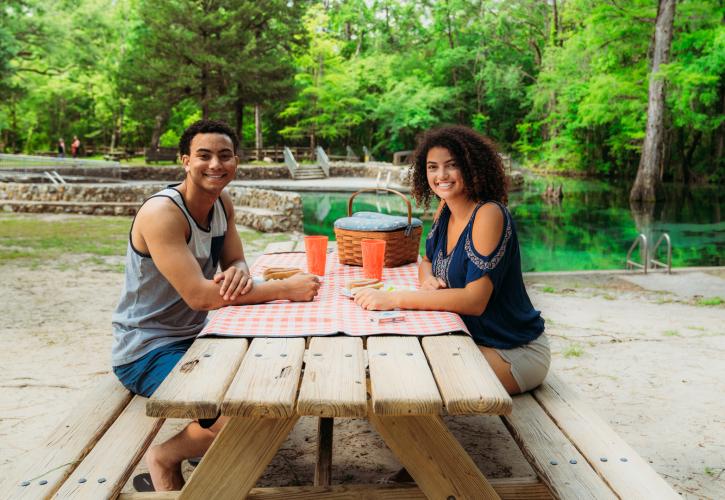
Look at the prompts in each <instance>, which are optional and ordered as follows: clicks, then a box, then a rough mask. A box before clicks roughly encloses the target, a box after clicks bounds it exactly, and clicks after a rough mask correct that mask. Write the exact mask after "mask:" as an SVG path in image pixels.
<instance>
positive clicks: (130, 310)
mask: <svg viewBox="0 0 725 500" xmlns="http://www.w3.org/2000/svg"><path fill="white" fill-rule="evenodd" d="M156 197H166V198H169V199H170V200H171V201H172V202H174V203H175V204H176V206H178V207H179V210H181V212H182V213H183V214H184V216H185V217H186V220H187V222H188V223H189V228H190V236H189V239H188V241H187V245H188V247H189V250H190V251H191V253H192V254H194V257H196V260H197V261H198V262H199V267H201V270H202V272H203V273H204V277H205V278H206V279H211V278H212V277H213V276H214V274H215V272H216V270H217V264H218V262H219V255H220V254H221V249H222V246H223V245H224V235H225V234H226V231H227V215H226V211H225V210H224V205H223V204H222V202H221V199H217V201H215V202H214V207H213V208H212V211H211V213H210V219H209V227H208V228H203V227H201V226H200V225H199V224H197V222H196V221H195V220H194V218H193V217H192V216H191V214H190V213H189V210H188V209H187V208H186V203H185V202H184V198H183V196H181V193H180V192H179V191H177V190H176V189H174V188H173V187H169V188H166V189H164V190H162V191H160V192H158V193H156V194H155V195H153V196H152V197H151V198H156ZM151 198H149V199H151ZM147 201H148V200H147ZM134 222H135V219H134ZM131 229H133V223H132V224H131ZM206 316H207V312H206V311H194V310H193V309H191V308H190V307H189V306H188V305H187V304H186V302H184V299H182V298H181V295H179V293H178V292H177V291H176V289H175V288H174V287H173V286H171V283H169V281H168V280H167V279H166V278H165V277H164V276H163V275H162V274H161V273H160V272H159V270H158V268H157V267H156V265H155V264H154V261H153V259H151V256H150V255H146V254H143V253H141V252H139V251H138V250H136V249H135V248H134V246H133V243H132V242H131V231H129V236H128V248H127V250H126V281H125V283H124V287H123V292H121V300H120V302H119V304H118V307H116V311H115V312H114V313H113V319H112V322H113V349H112V352H111V357H112V359H111V362H112V365H113V366H120V365H125V364H127V363H130V362H132V361H135V360H137V359H138V358H140V357H142V356H143V355H145V354H147V353H148V352H150V351H152V350H154V349H156V348H158V347H161V346H164V345H167V344H172V343H174V342H179V341H182V340H186V339H191V338H194V337H196V335H198V334H199V332H200V331H201V329H202V328H203V327H204V324H205V323H206Z"/></svg>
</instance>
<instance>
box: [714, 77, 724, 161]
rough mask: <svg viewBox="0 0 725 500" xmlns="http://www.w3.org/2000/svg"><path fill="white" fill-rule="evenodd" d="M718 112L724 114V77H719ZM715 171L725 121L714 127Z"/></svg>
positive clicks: (722, 142) (719, 158)
mask: <svg viewBox="0 0 725 500" xmlns="http://www.w3.org/2000/svg"><path fill="white" fill-rule="evenodd" d="M720 113H722V114H725V78H723V77H720ZM713 142H714V143H715V162H714V163H715V171H716V172H717V170H718V169H719V168H720V164H721V163H722V155H723V149H725V122H723V123H721V124H720V126H719V127H718V128H717V129H715V140H714V141H713Z"/></svg>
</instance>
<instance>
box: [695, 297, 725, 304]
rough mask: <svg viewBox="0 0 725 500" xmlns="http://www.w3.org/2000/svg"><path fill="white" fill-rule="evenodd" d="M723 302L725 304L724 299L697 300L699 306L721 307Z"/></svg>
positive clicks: (707, 298)
mask: <svg viewBox="0 0 725 500" xmlns="http://www.w3.org/2000/svg"><path fill="white" fill-rule="evenodd" d="M723 302H725V301H723V299H721V298H720V297H706V298H701V299H697V302H696V304H697V305H698V306H719V305H721V304H722V303H723Z"/></svg>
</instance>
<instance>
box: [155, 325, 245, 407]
mask: <svg viewBox="0 0 725 500" xmlns="http://www.w3.org/2000/svg"><path fill="white" fill-rule="evenodd" d="M247 345H248V341H247V339H215V338H200V339H196V340H195V341H194V343H193V344H192V345H191V347H190V348H189V350H188V351H186V354H184V357H183V358H181V359H180V360H179V362H178V363H177V365H176V366H175V367H174V369H173V370H172V371H171V373H169V375H168V376H167V377H166V379H165V380H164V381H163V382H162V383H161V386H160V387H159V388H158V389H157V390H156V392H155V393H154V394H153V396H151V398H150V399H149V400H148V403H146V415H148V416H149V417H166V418H214V417H216V416H217V415H218V414H219V409H220V408H221V402H222V399H223V398H224V393H225V392H226V390H227V388H228V387H229V384H230V383H231V382H232V379H233V378H234V375H235V374H236V373H237V369H238V368H239V365H240V364H241V362H242V358H243V357H244V353H245V352H246V351H247Z"/></svg>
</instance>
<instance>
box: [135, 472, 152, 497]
mask: <svg viewBox="0 0 725 500" xmlns="http://www.w3.org/2000/svg"><path fill="white" fill-rule="evenodd" d="M133 487H134V488H135V489H136V491H138V492H141V493H144V492H147V491H156V489H154V483H152V482H151V474H149V473H148V472H144V473H142V474H137V475H135V476H134V477H133Z"/></svg>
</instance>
